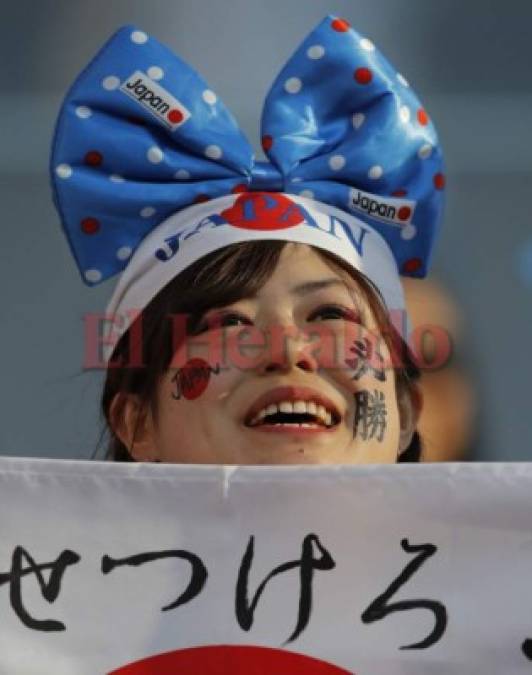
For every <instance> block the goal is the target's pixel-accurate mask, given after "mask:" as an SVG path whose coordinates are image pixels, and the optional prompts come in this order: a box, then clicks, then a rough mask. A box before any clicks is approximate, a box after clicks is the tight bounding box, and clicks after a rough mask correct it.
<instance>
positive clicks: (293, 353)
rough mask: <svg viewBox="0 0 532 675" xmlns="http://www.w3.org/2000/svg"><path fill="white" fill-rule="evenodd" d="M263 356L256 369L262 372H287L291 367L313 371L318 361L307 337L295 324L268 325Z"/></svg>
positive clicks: (316, 367)
mask: <svg viewBox="0 0 532 675" xmlns="http://www.w3.org/2000/svg"><path fill="white" fill-rule="evenodd" d="M265 342H266V345H265V349H264V354H263V357H262V358H261V360H260V363H259V366H258V370H259V371H260V372H262V373H288V372H290V371H291V370H293V369H299V370H304V371H307V372H315V371H316V370H317V369H318V362H317V360H316V358H315V356H314V355H313V354H312V345H311V344H310V341H309V339H308V337H307V336H306V335H305V334H304V331H301V330H300V329H298V328H297V326H290V325H278V324H277V325H273V326H270V327H269V330H268V334H267V339H266V341H265Z"/></svg>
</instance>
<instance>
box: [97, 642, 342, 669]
mask: <svg viewBox="0 0 532 675" xmlns="http://www.w3.org/2000/svg"><path fill="white" fill-rule="evenodd" d="M154 673H157V675H175V674H176V673H179V674H180V675H198V674H199V673H201V675H227V673H231V674H232V675H244V674H246V675H247V674H248V673H253V675H270V673H290V675H349V674H350V673H351V675H353V672H352V671H347V670H344V669H343V668H338V666H333V665H332V664H330V663H326V662H325V661H321V660H319V659H315V658H312V657H310V656H305V655H304V654H295V653H294V652H287V651H284V650H282V649H270V648H267V647H253V646H243V645H217V646H212V647H193V648H190V649H179V650H177V651H174V652H166V653H164V654H158V655H157V656H152V657H150V658H147V659H143V660H142V661H137V662H136V663H130V664H129V665H126V666H124V667H122V668H119V669H118V670H113V671H112V672H111V673H109V674H108V675H154Z"/></svg>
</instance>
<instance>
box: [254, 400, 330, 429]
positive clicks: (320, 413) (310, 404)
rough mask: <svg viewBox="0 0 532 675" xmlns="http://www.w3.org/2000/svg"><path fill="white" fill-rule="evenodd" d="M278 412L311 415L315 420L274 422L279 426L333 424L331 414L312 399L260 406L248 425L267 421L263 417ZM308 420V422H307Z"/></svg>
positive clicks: (328, 425) (327, 425)
mask: <svg viewBox="0 0 532 675" xmlns="http://www.w3.org/2000/svg"><path fill="white" fill-rule="evenodd" d="M279 413H282V414H285V415H312V417H314V418H315V420H310V421H309V420H307V421H306V422H278V421H277V422H274V421H272V422H271V423H273V424H277V425H279V426H302V427H315V426H326V427H331V426H332V425H333V417H332V414H331V413H330V412H329V411H328V410H327V409H326V408H325V407H324V406H323V405H320V404H318V403H315V402H314V401H280V402H279V403H270V405H268V406H266V407H265V408H262V410H259V412H258V413H257V414H256V415H255V417H254V418H253V419H252V420H251V422H250V423H249V425H250V426H257V425H259V424H266V423H268V422H267V421H266V420H265V418H266V417H269V416H271V415H277V414H279ZM309 422H310V423H309Z"/></svg>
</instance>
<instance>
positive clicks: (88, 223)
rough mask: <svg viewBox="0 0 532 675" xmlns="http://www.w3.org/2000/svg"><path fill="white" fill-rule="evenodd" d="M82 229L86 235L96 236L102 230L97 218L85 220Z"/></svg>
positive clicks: (82, 222)
mask: <svg viewBox="0 0 532 675" xmlns="http://www.w3.org/2000/svg"><path fill="white" fill-rule="evenodd" d="M81 229H82V231H83V232H85V234H96V232H98V230H99V229H100V222H99V221H98V220H96V218H83V220H82V221H81Z"/></svg>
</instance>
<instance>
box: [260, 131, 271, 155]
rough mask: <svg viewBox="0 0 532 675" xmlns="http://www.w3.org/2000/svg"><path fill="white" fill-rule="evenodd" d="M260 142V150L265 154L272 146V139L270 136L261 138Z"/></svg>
mask: <svg viewBox="0 0 532 675" xmlns="http://www.w3.org/2000/svg"><path fill="white" fill-rule="evenodd" d="M261 142H262V149H263V150H264V152H267V151H268V150H269V149H270V148H271V147H272V145H273V138H272V137H271V136H268V135H266V136H263V137H262V139H261Z"/></svg>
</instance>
